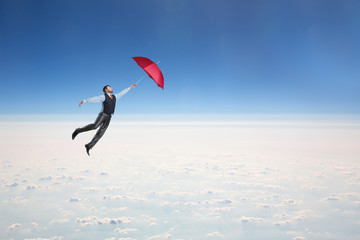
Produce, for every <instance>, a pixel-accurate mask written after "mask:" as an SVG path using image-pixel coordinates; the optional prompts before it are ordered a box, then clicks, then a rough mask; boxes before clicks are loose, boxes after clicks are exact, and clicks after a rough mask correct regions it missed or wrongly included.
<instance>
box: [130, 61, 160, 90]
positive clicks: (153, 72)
mask: <svg viewBox="0 0 360 240" xmlns="http://www.w3.org/2000/svg"><path fill="white" fill-rule="evenodd" d="M133 59H134V60H135V62H136V63H137V64H138V65H139V66H140V67H141V68H142V69H144V71H145V72H146V73H147V74H148V75H149V77H150V78H152V79H153V80H154V81H155V82H156V84H157V85H158V86H159V87H161V88H162V89H164V76H163V74H162V72H161V71H160V69H159V67H158V66H157V65H156V64H155V63H154V62H153V61H151V60H150V59H148V58H146V57H133Z"/></svg>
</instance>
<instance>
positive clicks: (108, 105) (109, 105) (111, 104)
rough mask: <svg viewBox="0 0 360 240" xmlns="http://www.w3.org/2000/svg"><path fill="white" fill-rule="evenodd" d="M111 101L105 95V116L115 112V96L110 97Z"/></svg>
mask: <svg viewBox="0 0 360 240" xmlns="http://www.w3.org/2000/svg"><path fill="white" fill-rule="evenodd" d="M112 96H113V99H111V97H109V95H107V94H106V93H105V101H103V113H106V114H109V115H111V114H113V113H114V111H115V104H116V97H115V95H112Z"/></svg>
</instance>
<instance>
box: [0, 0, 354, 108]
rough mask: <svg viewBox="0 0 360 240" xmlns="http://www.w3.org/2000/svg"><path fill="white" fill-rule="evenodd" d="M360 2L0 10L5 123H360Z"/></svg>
mask: <svg viewBox="0 0 360 240" xmlns="http://www.w3.org/2000/svg"><path fill="white" fill-rule="evenodd" d="M359 12H360V2H359V1H168V0H164V1H88V0H87V1H28V0H27V1H8V0H3V1H1V2H0V32H1V34H0V79H1V90H0V109H1V113H2V114H79V113H81V114H85V113H86V114H89V113H90V114H91V113H98V112H99V110H100V104H87V105H84V106H83V107H82V108H79V107H78V103H79V101H80V100H82V99H84V98H87V97H92V96H96V95H100V94H101V93H102V92H101V89H102V87H103V86H104V85H106V84H110V85H112V87H113V88H114V90H115V91H120V90H122V89H124V88H126V87H127V86H129V85H131V84H132V83H134V82H135V81H136V80H137V79H138V78H140V77H141V76H142V75H143V72H142V70H141V69H140V68H139V67H138V66H137V64H136V63H135V62H134V61H133V60H132V59H131V57H133V56H145V57H149V58H151V59H152V60H153V61H159V60H160V61H161V62H160V64H159V66H160V68H161V69H162V71H163V74H164V77H165V88H164V90H161V89H160V88H158V87H157V86H156V84H155V83H153V82H152V81H151V80H150V79H148V78H147V79H144V80H143V81H142V82H141V83H140V84H139V85H138V86H137V87H136V88H135V89H134V90H132V91H131V92H129V93H128V94H127V95H125V96H124V97H123V98H122V99H121V102H118V105H117V109H116V112H117V113H125V114H135V113H136V114H148V113H152V114H160V113H161V114H167V113H180V114H183V113H206V114H209V113H211V114H221V113H223V114H239V113H272V114H278V113H346V114H349V113H350V114H351V113H360V108H359V106H360V94H359V90H360V80H359V79H360V68H359V66H360V47H359V42H360V15H359V14H358V13H359Z"/></svg>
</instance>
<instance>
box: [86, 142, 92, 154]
mask: <svg viewBox="0 0 360 240" xmlns="http://www.w3.org/2000/svg"><path fill="white" fill-rule="evenodd" d="M85 148H86V153H87V154H88V155H89V156H90V153H89V151H90V149H91V148H90V147H89V146H88V145H87V144H86V145H85Z"/></svg>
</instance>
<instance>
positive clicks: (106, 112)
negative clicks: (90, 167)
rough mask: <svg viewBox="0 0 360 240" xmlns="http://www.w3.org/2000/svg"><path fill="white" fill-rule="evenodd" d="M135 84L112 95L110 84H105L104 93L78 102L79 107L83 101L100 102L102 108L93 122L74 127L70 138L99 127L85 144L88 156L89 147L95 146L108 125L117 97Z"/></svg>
mask: <svg viewBox="0 0 360 240" xmlns="http://www.w3.org/2000/svg"><path fill="white" fill-rule="evenodd" d="M135 86H136V84H133V85H131V86H130V87H128V88H126V89H124V90H122V91H121V92H119V93H118V94H115V95H113V94H112V93H113V89H112V88H111V87H110V85H106V86H105V87H104V88H103V92H104V95H100V96H96V97H92V98H87V99H85V100H82V101H81V102H80V103H79V107H81V105H82V104H83V103H96V102H102V110H101V112H100V113H99V115H98V117H97V118H96V120H95V122H94V123H90V124H88V125H86V126H84V127H82V128H77V129H75V131H74V132H73V134H72V139H73V140H74V139H75V137H76V136H77V135H78V134H79V133H82V132H86V131H90V130H95V129H97V128H98V127H100V128H99V130H98V131H97V132H96V134H95V136H94V138H93V139H92V140H91V142H89V143H88V144H86V145H85V148H86V152H87V154H88V155H89V156H90V154H89V151H90V149H92V148H93V147H94V146H95V144H96V143H97V142H98V141H99V140H100V138H101V137H102V136H103V135H104V133H105V131H106V129H107V127H108V126H109V123H110V120H111V116H112V115H113V114H114V111H115V104H116V101H117V100H119V98H121V97H122V96H124V95H125V94H126V93H127V92H128V91H130V89H132V88H134V87H135Z"/></svg>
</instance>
